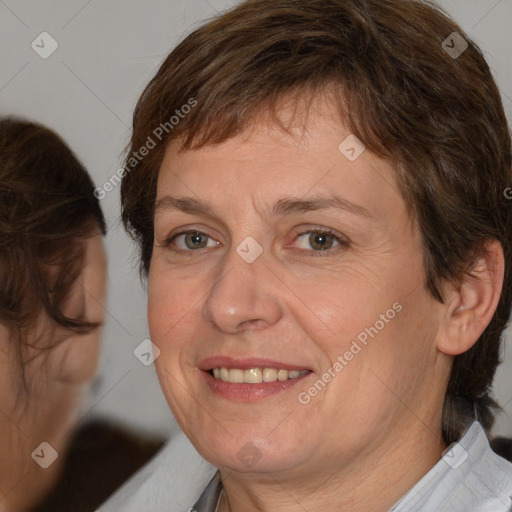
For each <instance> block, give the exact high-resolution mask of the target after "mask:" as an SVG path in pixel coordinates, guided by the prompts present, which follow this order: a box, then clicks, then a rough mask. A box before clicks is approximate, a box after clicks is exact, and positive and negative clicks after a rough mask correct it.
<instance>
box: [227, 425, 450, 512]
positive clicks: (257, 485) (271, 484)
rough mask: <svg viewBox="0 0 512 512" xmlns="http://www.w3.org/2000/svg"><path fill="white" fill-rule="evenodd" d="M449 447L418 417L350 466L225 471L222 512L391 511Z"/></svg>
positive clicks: (439, 431)
mask: <svg viewBox="0 0 512 512" xmlns="http://www.w3.org/2000/svg"><path fill="white" fill-rule="evenodd" d="M438 424H440V422H439V423H438ZM397 430H398V429H397ZM445 448H446V445H445V443H444V442H443V440H442V435H441V429H440V428H439V429H438V431H432V430H429V429H428V428H427V427H426V426H425V425H423V424H422V423H421V422H419V421H418V420H417V419H416V418H415V422H414V423H413V424H412V425H410V428H409V429H407V428H400V433H399V437H398V434H397V435H396V437H395V438H391V439H386V440H384V442H380V444H379V446H377V447H371V448H370V447H368V449H366V450H365V455H363V456H362V457H360V458H359V459H358V460H357V462H355V461H354V462H353V463H350V464H343V463H340V464H338V466H337V467H333V465H332V464H330V463H329V464H328V466H329V467H323V468H321V469H320V468H315V470H313V471H310V472H309V473H305V472H304V473H303V474H301V475H298V476H297V472H294V474H293V473H290V472H272V473H270V472H266V473H262V474H257V475H255V474H246V473H244V474H240V473H238V472H230V471H229V470H226V471H224V470H221V476H222V482H223V485H224V491H223V493H222V496H221V500H220V501H219V507H218V511H219V512H249V511H250V512H270V511H273V510H276V509H277V510H279V511H280V512H292V511H294V512H295V511H296V510H297V507H298V506H300V508H301V509H304V510H307V511H308V512H320V511H322V512H325V510H326V509H327V510H337V511H341V512H343V511H347V512H348V511H350V512H367V511H368V510H372V511H373V512H387V511H388V510H389V509H390V508H391V507H392V506H393V505H394V504H395V503H396V502H397V501H398V500H399V499H400V498H401V497H402V496H403V495H404V494H406V492H407V491H408V490H409V489H411V488H412V487H413V486H414V485H415V484H416V483H417V482H418V481H419V480H420V479H421V478H422V477H423V476H424V475H425V474H426V473H427V472H428V471H429V470H430V469H431V468H432V467H433V466H434V465H435V464H436V463H437V462H438V461H439V459H440V458H441V455H442V452H443V450H444V449H445ZM325 466H327V464H326V465H325ZM317 469H318V471H317Z"/></svg>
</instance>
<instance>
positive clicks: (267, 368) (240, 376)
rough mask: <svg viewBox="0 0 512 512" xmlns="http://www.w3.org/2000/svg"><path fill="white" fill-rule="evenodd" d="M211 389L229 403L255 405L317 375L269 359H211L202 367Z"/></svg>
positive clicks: (305, 369)
mask: <svg viewBox="0 0 512 512" xmlns="http://www.w3.org/2000/svg"><path fill="white" fill-rule="evenodd" d="M199 369H200V370H202V371H201V373H202V375H203V377H204V381H205V383H206V384H207V386H208V388H209V389H210V390H211V391H213V392H214V393H215V394H216V395H220V396H222V397H223V398H227V399H229V400H235V401H239V402H240V401H242V402H252V401H255V400H261V399H263V398H266V397H269V396H272V395H276V394H278V393H282V392H283V391H285V390H288V389H290V388H291V387H293V386H295V385H296V384H297V383H299V382H301V381H302V380H303V379H305V378H307V377H308V376H309V375H311V374H312V373H313V372H312V370H310V369H308V368H304V367H301V366H298V365H292V364H287V363H283V362H278V361H270V360H267V359H261V358H260V359H244V360H234V359H231V358H226V357H215V358H209V359H207V360H205V361H203V362H202V363H201V364H199Z"/></svg>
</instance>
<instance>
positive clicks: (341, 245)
mask: <svg viewBox="0 0 512 512" xmlns="http://www.w3.org/2000/svg"><path fill="white" fill-rule="evenodd" d="M190 233H197V234H200V235H204V236H206V237H208V238H209V239H212V237H210V236H209V235H207V234H206V233H203V232H202V231H198V230H196V229H190V230H187V231H181V232H179V233H176V234H175V235H173V236H172V237H169V238H167V239H166V240H165V241H164V243H163V244H162V247H164V248H167V249H169V250H171V251H173V252H175V253H180V254H183V255H187V256H192V255H193V253H194V252H200V251H201V250H202V249H208V248H202V249H188V250H185V249H175V248H173V247H172V242H173V241H174V240H175V239H176V238H178V237H179V236H182V235H188V234H190ZM312 233H317V234H325V235H331V236H332V237H333V238H334V240H335V241H336V242H338V244H339V245H337V246H335V247H331V248H329V249H325V250H317V251H315V250H307V249H296V248H292V250H293V252H295V253H301V254H302V255H303V254H304V253H305V252H306V253H311V254H310V256H313V257H325V256H330V255H332V253H333V252H335V251H336V252H337V250H336V249H344V248H346V247H348V245H349V242H348V240H347V239H346V238H345V237H342V236H341V235H338V234H337V233H336V232H334V231H333V230H331V229H329V228H322V229H309V230H306V231H302V232H301V233H297V235H296V237H295V239H294V241H295V240H297V239H298V238H300V237H301V236H304V235H307V234H312ZM212 240H213V239H212Z"/></svg>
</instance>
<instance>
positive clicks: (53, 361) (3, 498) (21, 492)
mask: <svg viewBox="0 0 512 512" xmlns="http://www.w3.org/2000/svg"><path fill="white" fill-rule="evenodd" d="M84 247H85V266H84V269H83V271H82V273H81V275H80V276H79V278H78V279H77V281H76V282H75V283H74V285H73V288H72V290H71V293H70V296H69V299H68V302H67V303H66V305H65V308H64V312H65V314H67V315H68V316H71V317H73V316H75V317H76V316H77V315H79V314H80V313H81V312H82V311H84V318H85V319H86V320H88V321H91V322H98V323H99V324H100V325H101V324H103V322H104V303H105V282H106V254H105V248H104V245H103V237H102V235H101V234H100V233H97V234H94V235H93V236H91V237H89V238H88V239H87V240H86V241H85V245H84ZM48 333H52V334H51V336H52V339H51V340H49V339H48ZM35 340H38V343H39V344H40V343H41V342H44V343H46V344H49V343H55V342H58V344H57V345H56V346H55V347H54V348H51V349H49V350H46V351H44V350H41V349H39V348H34V349H31V350H29V352H28V353H26V354H25V361H26V363H25V375H26V380H27V385H28V392H27V391H26V390H24V389H23V387H22V383H21V381H20V373H19V364H20V363H19V358H18V357H17V355H16V354H15V353H14V352H13V350H12V340H10V339H9V335H8V333H7V331H6V329H5V327H2V330H1V332H0V403H1V404H2V405H1V412H2V414H0V431H1V432H2V438H1V440H0V491H1V494H0V510H1V511H2V512H21V511H25V510H29V509H30V508H31V507H32V506H34V505H35V504H37V503H39V502H40V501H41V500H42V498H43V497H44V496H45V495H46V494H47V493H48V492H49V491H50V490H51V488H52V487H53V485H54V484H55V483H56V481H57V479H58V477H59V476H60V474H61V471H62V464H63V461H64V459H65V453H66V450H67V448H68V442H69V435H70V433H71V430H72V428H73V427H74V425H75V423H76V422H77V421H78V419H79V418H78V414H77V413H78V411H79V406H80V404H81V398H82V395H83V392H84V391H85V388H86V386H87V385H88V384H89V383H90V382H91V380H92V379H93V377H94V375H95V373H96V370H97V366H98V359H99V351H100V340H101V328H100V327H99V328H96V329H94V330H92V331H91V332H89V333H87V334H84V335H78V334H71V335H70V333H69V331H64V330H63V329H59V330H57V331H56V332H55V331H53V330H52V329H51V326H50V325H49V322H48V320H47V319H45V318H40V319H39V321H38V323H37V326H36V328H35V329H34V331H33V332H32V333H31V334H30V335H29V341H30V342H32V343H34V341H35ZM42 442H47V443H49V444H50V445H51V446H52V448H53V449H54V450H56V451H57V453H58V458H57V460H56V461H55V462H54V463H53V464H52V465H51V466H49V467H48V468H47V469H43V468H41V467H40V466H39V465H38V464H36V463H35V462H34V460H33V459H32V457H31V454H32V452H33V451H34V450H35V449H36V448H37V447H38V446H39V445H40V444H41V443H42Z"/></svg>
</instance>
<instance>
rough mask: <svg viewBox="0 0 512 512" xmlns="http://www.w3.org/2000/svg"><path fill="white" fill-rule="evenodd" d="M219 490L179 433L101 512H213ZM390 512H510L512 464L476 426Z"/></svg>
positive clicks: (215, 474) (210, 468)
mask: <svg viewBox="0 0 512 512" xmlns="http://www.w3.org/2000/svg"><path fill="white" fill-rule="evenodd" d="M221 490H222V482H221V480H220V475H219V473H218V472H217V470H216V468H214V467H213V466H212V465H210V464H208V463H207V462H206V461H205V460H204V459H202V457H200V455H199V454H198V453H197V452H196V451H195V449H194V448H193V447H192V445H191V444H190V442H189V441H188V439H187V438H186V437H185V436H184V435H183V434H179V435H178V436H176V437H175V438H173V439H172V440H171V441H170V442H169V443H168V445H166V447H165V448H164V449H163V450H162V451H161V452H160V453H159V454H158V455H157V456H156V457H155V458H154V459H153V460H152V461H150V463H149V464H148V465H147V466H145V467H144V468H143V470H142V471H140V472H139V473H137V474H136V475H135V477H134V478H132V479H131V480H130V481H129V482H128V484H126V485H125V486H124V487H123V488H122V489H121V490H120V491H118V492H117V493H116V494H115V495H114V496H113V497H112V498H111V499H109V500H108V501H107V502H106V503H105V504H104V505H102V507H101V508H100V509H99V510H98V512H162V511H164V510H165V511H166V512H192V511H197V512H215V509H216V508H217V503H218V499H219V494H220V491H221ZM198 497H199V499H198ZM389 512H512V464H511V463H509V462H507V461H506V460H505V459H503V458H501V457H499V456H498V455H496V454H495V453H494V452H493V451H492V450H491V447H490V446H489V442H488V440H487V436H486V435H485V432H484V430H483V428H482V427H481V426H480V424H479V423H477V422H474V423H473V424H472V425H471V427H470V428H469V429H468V430H467V431H466V433H465V434H464V435H463V436H462V438H461V439H460V440H459V442H458V443H454V444H453V445H452V446H450V447H449V449H448V450H446V452H445V454H444V455H443V457H442V458H441V460H440V461H439V462H438V463H437V464H436V465H435V466H434V467H433V468H432V469H431V470H430V471H429V472H428V473H427V474H426V475H425V476H424V477H423V478H422V479H421V480H420V481H419V482H418V483H417V484H416V485H415V486H414V487H413V488H412V489H411V490H410V491H409V492H407V493H406V494H405V496H403V497H402V498H401V499H400V500H399V501H398V502H397V503H396V504H395V505H394V506H393V507H392V508H391V509H390V510H389Z"/></svg>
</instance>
